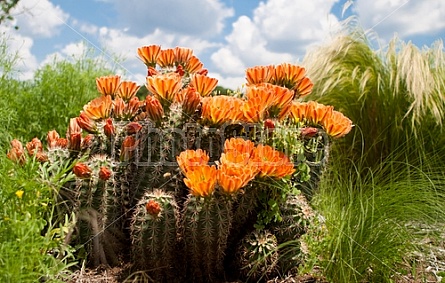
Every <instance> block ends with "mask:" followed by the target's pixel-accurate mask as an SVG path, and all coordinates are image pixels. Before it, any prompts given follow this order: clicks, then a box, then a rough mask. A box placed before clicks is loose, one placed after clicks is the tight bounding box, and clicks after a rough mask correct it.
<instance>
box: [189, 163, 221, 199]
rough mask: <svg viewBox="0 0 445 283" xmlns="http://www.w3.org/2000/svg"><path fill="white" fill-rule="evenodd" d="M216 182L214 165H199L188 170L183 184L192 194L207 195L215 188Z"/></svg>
mask: <svg viewBox="0 0 445 283" xmlns="http://www.w3.org/2000/svg"><path fill="white" fill-rule="evenodd" d="M216 182H217V171H216V167H215V166H214V165H213V166H209V165H201V166H197V167H196V168H194V169H193V170H192V171H189V172H188V173H187V174H186V178H184V183H185V185H186V186H187V187H188V188H189V189H190V193H191V194H192V195H194V196H199V197H207V196H210V195H211V194H212V193H213V191H214V190H215V186H216Z"/></svg>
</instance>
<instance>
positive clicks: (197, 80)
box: [190, 74, 218, 96]
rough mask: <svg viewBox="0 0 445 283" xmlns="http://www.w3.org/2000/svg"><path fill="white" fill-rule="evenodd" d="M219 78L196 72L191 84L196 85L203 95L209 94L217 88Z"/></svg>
mask: <svg viewBox="0 0 445 283" xmlns="http://www.w3.org/2000/svg"><path fill="white" fill-rule="evenodd" d="M217 84H218V80H217V79H215V78H210V77H207V76H204V75H201V74H194V75H193V76H192V78H191V81H190V86H191V87H194V88H195V89H196V91H197V92H198V93H199V94H200V95H201V96H208V95H210V94H211V93H212V91H213V90H214V89H215V88H216V85H217Z"/></svg>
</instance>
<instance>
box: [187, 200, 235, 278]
mask: <svg viewBox="0 0 445 283" xmlns="http://www.w3.org/2000/svg"><path fill="white" fill-rule="evenodd" d="M231 223H232V211H231V202H230V201H227V200H226V199H225V198H224V197H222V196H220V197H196V196H193V195H190V196H189V198H188V199H187V201H186V202H185V204H184V212H183V222H182V225H183V236H184V242H185V250H186V254H187V256H188V257H189V258H190V259H191V262H190V266H189V271H190V272H191V273H192V275H193V277H194V280H196V281H195V282H213V281H215V279H216V278H218V276H221V275H222V274H223V259H224V255H225V250H226V246H227V238H228V236H229V230H230V227H231ZM193 277H192V278H193Z"/></svg>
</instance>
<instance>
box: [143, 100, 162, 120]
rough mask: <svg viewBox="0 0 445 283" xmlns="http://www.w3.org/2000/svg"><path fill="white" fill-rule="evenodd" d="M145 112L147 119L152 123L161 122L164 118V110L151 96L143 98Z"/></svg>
mask: <svg viewBox="0 0 445 283" xmlns="http://www.w3.org/2000/svg"><path fill="white" fill-rule="evenodd" d="M145 110H146V111H147V116H148V118H149V119H150V120H152V121H153V122H159V121H161V120H162V117H163V116H164V109H163V108H162V105H161V103H160V102H159V100H157V99H156V98H155V97H153V96H151V95H147V96H146V97H145Z"/></svg>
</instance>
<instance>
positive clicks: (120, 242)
mask: <svg viewBox="0 0 445 283" xmlns="http://www.w3.org/2000/svg"><path fill="white" fill-rule="evenodd" d="M137 53H138V56H139V57H140V59H141V60H142V62H143V63H144V64H145V65H146V66H147V78H146V81H145V87H146V89H147V90H148V94H147V95H146V96H145V97H138V96H137V92H138V90H139V85H138V84H137V83H135V82H131V81H123V80H121V77H120V76H115V75H111V76H105V77H100V78H97V79H96V85H97V90H98V92H99V93H100V96H99V97H97V98H95V99H93V100H92V101H91V102H89V103H87V104H86V105H85V106H84V107H83V109H82V111H81V112H80V114H79V116H78V117H76V118H73V119H71V120H70V124H69V127H68V131H67V136H66V138H61V137H60V136H59V134H58V133H57V132H55V131H51V132H50V133H48V138H47V142H48V148H47V150H46V151H45V150H43V147H42V144H41V143H40V141H38V140H33V141H31V142H30V143H29V144H27V146H26V149H27V150H26V151H25V149H24V148H23V146H22V144H21V143H20V142H19V141H17V140H14V141H12V143H11V145H12V149H11V150H10V152H9V153H8V157H9V158H10V159H12V160H14V161H16V162H18V163H21V164H23V163H24V162H26V159H27V158H28V157H35V158H36V159H37V160H39V161H41V162H50V163H51V162H55V161H56V160H60V159H65V160H66V159H68V160H71V162H72V164H73V173H74V175H75V176H76V180H75V182H74V183H73V184H72V185H71V186H67V187H69V188H70V190H69V191H68V192H65V194H62V193H61V195H63V196H65V197H66V195H68V197H66V198H67V201H71V202H72V204H73V205H72V210H73V212H75V213H77V214H78V215H79V217H78V219H80V223H79V228H78V230H77V233H78V237H77V239H79V240H80V241H82V242H81V244H84V243H85V242H87V243H90V245H89V249H88V250H87V251H88V254H89V257H90V262H91V263H92V264H93V265H99V264H109V265H113V264H117V263H119V262H121V261H132V262H133V267H134V268H135V269H138V270H151V271H147V272H148V273H151V274H150V275H151V276H153V278H156V280H157V281H160V282H163V281H165V282H171V281H174V279H173V276H174V274H175V271H176V269H177V270H181V271H183V272H182V274H183V278H181V280H183V281H194V282H199V281H201V282H212V281H215V280H217V279H218V278H220V276H226V275H227V274H237V273H239V272H238V271H239V270H241V269H242V268H243V266H240V264H243V265H246V266H252V262H250V261H249V260H250V259H249V258H250V254H252V258H254V259H256V258H257V256H256V255H253V254H257V252H256V251H255V249H256V248H258V246H257V247H253V246H250V247H249V245H256V244H255V241H257V240H258V239H260V238H261V237H263V236H264V237H265V238H267V242H268V243H269V242H270V244H267V248H268V249H276V247H277V239H281V237H282V235H289V234H292V233H293V232H297V233H300V234H301V233H303V232H304V227H303V228H301V227H299V225H300V223H299V222H298V221H296V222H291V223H290V224H289V225H290V226H289V227H284V226H279V225H277V223H280V222H281V221H283V219H284V221H285V222H283V223H288V221H293V220H292V219H293V218H292V217H290V216H288V214H291V212H290V211H291V210H292V209H293V208H294V207H295V205H297V206H298V203H297V204H294V202H292V201H291V202H289V201H288V200H292V199H294V197H295V195H296V193H297V192H295V190H293V189H292V188H294V187H295V186H294V185H293V184H297V186H300V187H301V188H303V187H304V186H302V184H305V183H307V182H308V181H309V182H310V181H311V177H312V176H311V175H310V174H311V170H314V168H315V166H314V164H316V165H319V164H321V163H319V162H322V161H323V163H322V164H323V165H325V160H326V157H327V151H328V145H329V142H330V140H331V139H335V138H340V137H342V136H344V135H346V134H347V133H348V132H349V131H350V130H351V128H352V122H351V121H350V120H349V119H348V118H346V117H345V116H344V115H343V114H341V113H340V112H337V111H335V110H333V108H332V107H330V106H324V105H321V104H318V103H315V102H300V101H299V99H300V98H301V97H304V96H307V95H309V94H310V92H311V90H312V86H313V84H312V82H311V81H310V79H309V78H307V77H306V75H305V69H304V68H302V67H300V66H296V65H293V64H288V63H283V64H280V65H276V66H257V67H253V68H249V69H247V71H246V79H247V84H246V87H245V89H244V90H243V91H241V90H240V91H237V92H235V93H232V94H228V95H218V94H217V93H215V91H214V90H215V87H216V86H217V84H218V81H217V80H216V79H214V78H211V77H208V76H207V74H208V71H207V70H206V69H204V68H203V64H202V63H201V62H200V61H199V59H198V58H197V57H195V56H194V55H193V51H192V50H191V49H188V48H182V47H176V48H171V49H162V48H161V47H160V46H157V45H151V46H144V47H141V48H139V49H138V50H137ZM320 137H323V138H320ZM320 153H321V154H320ZM313 183H314V184H316V181H314V182H313ZM304 188H306V187H304ZM312 189H314V188H313V187H311V189H309V191H310V190H312ZM281 213H283V215H281ZM277 227H278V228H277ZM279 227H282V228H283V229H288V230H289V229H290V231H288V230H286V231H285V232H283V231H281V230H280V229H281V228H279ZM300 228H301V229H300ZM277 229H278V230H277ZM269 231H270V232H269ZM302 231H303V232H302ZM274 234H276V235H274ZM300 234H298V235H300ZM249 235H250V236H249ZM252 235H254V236H255V237H256V238H255V239H256V240H246V239H249V237H251V236H252ZM258 235H263V236H261V237H260V236H258ZM246 237H247V238H246ZM252 237H253V236H252ZM258 237H260V238H258ZM243 239H244V240H243ZM252 239H253V238H252ZM240 249H243V250H244V252H243V257H242V260H238V261H235V262H231V261H230V260H229V259H230V257H231V256H232V255H234V254H235V253H237V251H239V250H240ZM127 251H130V252H129V253H128V252H127ZM278 252H279V251H272V250H271V254H273V258H274V260H273V262H274V264H275V263H276V262H277V261H276V260H275V259H276V258H277V257H278V255H277V253H278ZM227 266H231V267H233V266H235V269H236V270H234V271H233V272H231V271H230V270H229V269H228V268H227ZM164 268H165V269H164ZM160 269H161V271H160ZM272 270H276V268H275V266H274V267H273V268H269V267H267V268H266V267H265V269H264V271H267V272H269V273H270V272H272ZM257 276H260V275H259V274H256V275H255V277H257Z"/></svg>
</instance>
